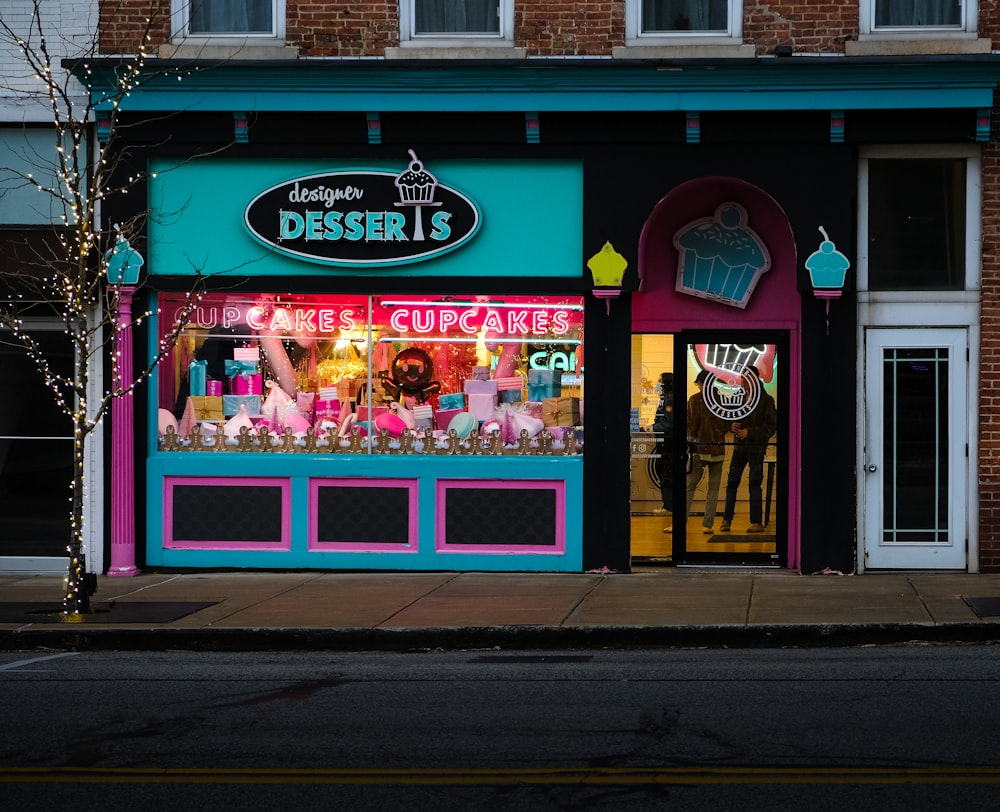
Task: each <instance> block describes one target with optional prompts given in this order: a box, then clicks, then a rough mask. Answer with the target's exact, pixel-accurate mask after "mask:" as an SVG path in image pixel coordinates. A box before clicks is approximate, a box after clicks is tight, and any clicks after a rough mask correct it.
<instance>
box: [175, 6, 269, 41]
mask: <svg viewBox="0 0 1000 812" xmlns="http://www.w3.org/2000/svg"><path fill="white" fill-rule="evenodd" d="M270 3H271V31H270V32H267V33H256V32H233V33H231V34H218V33H213V34H192V33H191V31H190V29H189V23H190V11H191V0H171V3H170V5H171V10H170V31H171V39H172V41H173V43H174V44H175V45H180V44H183V43H198V44H199V45H238V44H246V45H274V44H284V42H285V0H270Z"/></svg>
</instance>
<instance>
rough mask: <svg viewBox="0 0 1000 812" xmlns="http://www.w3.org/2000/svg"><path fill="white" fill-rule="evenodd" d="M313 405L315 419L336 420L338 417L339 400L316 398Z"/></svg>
mask: <svg viewBox="0 0 1000 812" xmlns="http://www.w3.org/2000/svg"><path fill="white" fill-rule="evenodd" d="M313 405H314V406H315V410H316V411H315V413H316V420H336V419H337V418H338V417H340V401H339V400H317V401H315V403H314V404H313Z"/></svg>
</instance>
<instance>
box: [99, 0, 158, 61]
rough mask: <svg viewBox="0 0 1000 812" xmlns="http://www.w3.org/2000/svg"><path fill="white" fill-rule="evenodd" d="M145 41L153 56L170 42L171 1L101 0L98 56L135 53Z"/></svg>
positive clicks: (148, 50)
mask: <svg viewBox="0 0 1000 812" xmlns="http://www.w3.org/2000/svg"><path fill="white" fill-rule="evenodd" d="M147 34H148V37H145V35H147ZM144 37H145V39H146V50H147V52H150V51H151V52H153V53H154V54H155V52H156V46H157V45H160V44H161V43H165V42H169V41H170V0H101V25H100V45H101V53H103V54H134V53H138V51H139V47H140V45H141V44H142V42H143V39H144Z"/></svg>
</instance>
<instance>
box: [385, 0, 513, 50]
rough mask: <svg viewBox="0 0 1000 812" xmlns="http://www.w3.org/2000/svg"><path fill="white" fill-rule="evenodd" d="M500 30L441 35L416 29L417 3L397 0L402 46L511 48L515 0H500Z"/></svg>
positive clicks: (400, 42) (409, 0)
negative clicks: (489, 32) (497, 31)
mask: <svg viewBox="0 0 1000 812" xmlns="http://www.w3.org/2000/svg"><path fill="white" fill-rule="evenodd" d="M499 13H500V31H499V33H496V34H484V33H470V34H453V33H449V35H448V36H441V35H439V34H417V33H416V32H415V19H416V3H415V2H414V0H399V45H400V47H401V48H511V47H513V45H514V0H499Z"/></svg>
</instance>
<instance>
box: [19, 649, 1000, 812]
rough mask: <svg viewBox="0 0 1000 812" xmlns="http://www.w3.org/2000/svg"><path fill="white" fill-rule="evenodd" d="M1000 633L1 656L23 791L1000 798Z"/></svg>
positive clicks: (297, 796)
mask: <svg viewBox="0 0 1000 812" xmlns="http://www.w3.org/2000/svg"><path fill="white" fill-rule="evenodd" d="M998 684H1000V649H998V648H996V647H993V646H962V647H945V646H921V647H891V648H890V647H863V648H845V649H828V648H824V649H814V650H808V649H789V650H740V651H727V650H662V651H659V650H657V651H603V650H602V651H560V652H550V653H546V652H517V651H500V650H491V651H465V652H431V653H419V654H386V653H378V654H367V653H347V654H345V653H265V654H232V653H225V654H218V653H217V654H211V653H191V652H156V653H148V652H141V653H140V652H84V653H79V654H77V653H71V652H41V651H33V652H3V653H0V697H2V698H3V702H2V707H3V725H2V728H0V784H2V785H3V786H2V787H0V797H3V798H4V799H5V800H4V803H3V804H2V806H3V807H5V808H9V809H17V810H19V811H20V812H31V811H32V810H36V809H37V810H51V809H55V808H73V809H75V810H89V809H94V810H98V809H100V810H105V811H106V810H117V809H123V810H124V809H129V810H134V809H141V808H142V807H143V806H145V805H150V806H151V807H152V808H156V809H157V810H170V809H178V810H180V809H183V810H194V809H220V808H226V807H237V808H241V807H243V806H244V805H247V806H250V805H253V806H254V807H260V808H269V809H274V810H282V809H296V810H311V809H316V810H323V809H349V810H355V809H358V810H367V809H386V808H391V809H393V810H406V809H413V810H424V809H428V810H441V809H467V808H470V807H472V806H481V805H483V804H489V805H490V806H492V807H493V808H495V809H517V810H521V809H524V810H535V809H538V810H547V809H587V808H591V809H612V808H614V809H621V808H627V809H630V810H631V809H662V808H664V807H665V806H666V805H668V804H669V805H675V806H676V805H678V804H679V805H680V807H679V808H683V809H685V810H687V809H693V810H699V809H706V810H707V809H711V810H714V811H715V812H718V810H720V809H754V810H759V809H802V808H808V809H810V810H825V809H830V810H833V809H837V810H839V811H840V812H842V810H844V809H845V808H851V809H852V810H853V809H878V810H892V809H900V810H902V809H906V810H914V809H931V808H934V809H940V808H956V809H957V808H992V807H993V806H994V804H995V799H996V794H997V791H998V788H1000V787H998V785H1000V748H998V747H997V745H996V742H997V741H998V733H1000V696H998V693H997V685H998Z"/></svg>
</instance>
